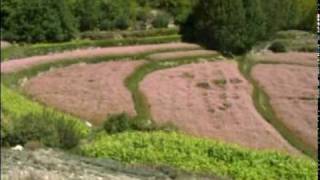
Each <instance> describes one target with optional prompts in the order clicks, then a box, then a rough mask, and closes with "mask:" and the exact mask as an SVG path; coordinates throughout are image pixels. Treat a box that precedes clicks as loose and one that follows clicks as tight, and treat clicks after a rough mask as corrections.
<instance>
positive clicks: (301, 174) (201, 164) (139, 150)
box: [80, 131, 317, 179]
mask: <svg viewBox="0 0 320 180" xmlns="http://www.w3.org/2000/svg"><path fill="white" fill-rule="evenodd" d="M80 152H81V153H82V154H83V155H86V156H90V157H99V158H112V159H115V160H120V161H124V162H127V163H141V164H152V165H163V164H165V165H167V166H171V167H175V168H178V169H182V170H185V171H188V172H196V173H205V174H214V175H219V176H227V177H230V178H232V179H316V178H317V163H316V162H315V161H313V160H311V159H308V158H306V157H296V156H295V157H293V156H290V155H287V154H281V153H278V152H270V151H261V150H260V151H257V150H249V149H244V148H241V147H239V146H235V145H230V144H226V143H222V142H217V141H213V140H207V139H200V138H195V137H191V136H187V135H183V134H180V133H176V132H170V133H166V132H161V131H156V132H148V133H144V132H125V133H119V134H113V135H108V134H105V133H100V134H97V135H96V137H95V138H94V140H93V141H91V143H89V144H83V145H82V146H81V147H80Z"/></svg>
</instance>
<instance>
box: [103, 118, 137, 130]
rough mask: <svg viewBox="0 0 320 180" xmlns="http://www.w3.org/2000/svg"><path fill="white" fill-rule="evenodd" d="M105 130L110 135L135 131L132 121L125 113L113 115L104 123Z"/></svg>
mask: <svg viewBox="0 0 320 180" xmlns="http://www.w3.org/2000/svg"><path fill="white" fill-rule="evenodd" d="M103 128H104V130H105V131H106V132H108V133H119V132H123V131H128V130H132V129H133V123H132V119H131V118H129V116H128V115H127V114H125V113H122V114H117V115H111V116H110V117H108V119H107V120H106V121H105V122H104V123H103Z"/></svg>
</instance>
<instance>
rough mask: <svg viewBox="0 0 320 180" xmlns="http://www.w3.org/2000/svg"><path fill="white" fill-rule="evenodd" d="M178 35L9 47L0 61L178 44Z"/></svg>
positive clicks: (179, 39)
mask: <svg viewBox="0 0 320 180" xmlns="http://www.w3.org/2000/svg"><path fill="white" fill-rule="evenodd" d="M180 41H181V36H180V35H168V36H155V37H144V38H126V39H111V40H75V41H71V42H65V43H55V44H35V45H25V46H11V47H9V48H6V49H1V61H5V60H10V59H16V58H25V57H30V56H34V55H44V54H48V53H55V52H62V51H66V50H75V49H83V48H90V47H111V46H124V45H136V44H140V45H142V44H161V43H168V42H180Z"/></svg>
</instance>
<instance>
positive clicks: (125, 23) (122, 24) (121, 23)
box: [114, 16, 129, 30]
mask: <svg viewBox="0 0 320 180" xmlns="http://www.w3.org/2000/svg"><path fill="white" fill-rule="evenodd" d="M114 27H115V28H117V29H120V30H126V29H128V27H129V18H128V17H126V16H119V17H117V18H116V19H115V20H114Z"/></svg>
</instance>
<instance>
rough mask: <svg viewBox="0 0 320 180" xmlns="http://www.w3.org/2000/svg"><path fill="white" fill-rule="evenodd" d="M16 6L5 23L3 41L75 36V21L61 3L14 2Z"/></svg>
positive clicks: (59, 0) (56, 0) (47, 0)
mask: <svg viewBox="0 0 320 180" xmlns="http://www.w3.org/2000/svg"><path fill="white" fill-rule="evenodd" d="M15 5H16V6H15V7H14V9H11V10H12V11H10V13H8V15H7V16H6V17H5V20H4V23H5V24H4V28H5V29H3V38H4V39H6V40H9V41H24V42H43V41H66V40H70V39H71V38H73V37H74V36H75V33H76V25H75V21H74V18H73V16H72V14H71V11H70V10H69V7H68V5H67V4H66V3H65V1H64V0H28V1H16V3H15Z"/></svg>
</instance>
